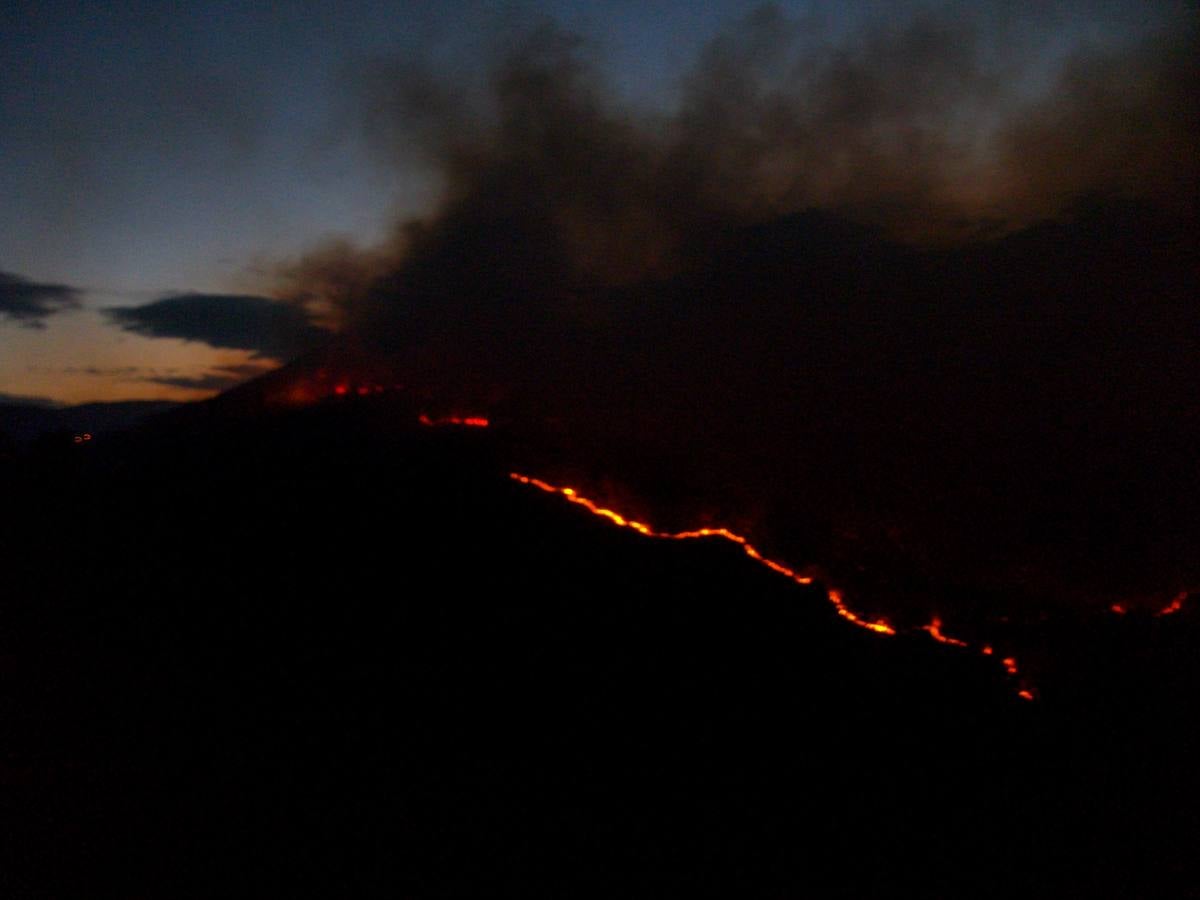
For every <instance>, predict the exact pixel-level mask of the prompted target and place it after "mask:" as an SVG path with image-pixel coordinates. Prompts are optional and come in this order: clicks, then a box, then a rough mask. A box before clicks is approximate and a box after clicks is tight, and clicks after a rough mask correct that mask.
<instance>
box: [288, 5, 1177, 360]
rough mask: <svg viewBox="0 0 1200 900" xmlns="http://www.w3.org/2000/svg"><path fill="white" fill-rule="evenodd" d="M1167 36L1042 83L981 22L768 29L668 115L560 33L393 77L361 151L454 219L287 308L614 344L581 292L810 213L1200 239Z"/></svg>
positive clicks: (754, 21)
mask: <svg viewBox="0 0 1200 900" xmlns="http://www.w3.org/2000/svg"><path fill="white" fill-rule="evenodd" d="M1031 15H1034V14H1032V13H1031ZM1035 18H1036V16H1035ZM1168 18H1170V19H1171V21H1170V27H1169V28H1168V29H1166V30H1164V31H1162V32H1161V33H1157V34H1153V35H1151V36H1150V37H1148V38H1145V39H1143V40H1142V41H1141V42H1138V43H1132V42H1126V43H1125V44H1120V45H1113V46H1110V47H1108V48H1103V49H1086V48H1085V49H1081V50H1079V51H1077V52H1076V53H1074V54H1073V55H1070V56H1069V57H1068V58H1067V59H1066V61H1065V62H1064V63H1062V65H1061V66H1060V67H1059V69H1058V70H1057V71H1053V70H1052V71H1050V72H1047V73H1042V74H1041V75H1038V76H1032V75H1030V73H1029V71H1028V70H1029V69H1030V68H1031V61H1030V58H1029V52H1028V48H1026V47H1025V46H1024V45H1023V44H1022V43H1021V40H1022V39H1019V38H1018V36H1017V32H1019V31H1020V29H1019V28H1012V29H1009V30H1005V29H1004V28H1001V27H998V26H997V24H996V22H990V21H988V20H987V19H986V18H985V17H984V16H983V13H982V12H976V13H970V12H967V11H965V10H960V11H958V12H951V11H945V10H942V11H936V12H932V11H924V12H917V13H912V12H909V13H903V12H900V11H898V12H897V14H896V15H895V16H894V17H892V18H891V19H890V20H889V21H888V22H887V23H886V24H880V23H879V22H878V21H876V22H874V23H872V24H869V25H865V26H863V27H862V28H860V29H858V30H854V31H851V32H850V33H849V34H846V35H841V36H838V37H836V38H834V37H833V36H831V34H830V33H829V32H828V31H827V30H824V29H822V28H821V27H819V26H818V25H816V24H814V23H813V22H811V21H807V20H793V19H790V18H789V17H788V16H786V15H785V14H784V13H782V12H781V11H780V10H779V8H778V7H775V6H765V7H763V8H761V9H759V10H758V11H756V12H754V13H753V14H751V15H749V16H747V17H746V18H745V19H743V20H742V21H741V22H740V23H738V24H737V25H735V26H734V27H732V28H730V29H729V30H728V31H727V32H726V33H724V34H722V35H720V36H718V37H717V38H716V39H715V40H713V41H712V42H711V43H710V44H709V45H708V46H707V47H706V48H705V49H704V50H703V51H702V53H701V54H700V56H699V58H698V60H697V62H696V64H695V66H694V67H693V68H692V70H691V71H690V73H689V74H688V75H687V76H686V77H685V78H684V79H683V81H682V83H681V85H680V92H679V101H678V104H677V106H676V108H674V109H672V110H668V111H666V112H662V113H659V114H654V115H651V114H647V113H645V112H640V111H636V110H631V109H629V108H627V107H626V106H625V105H623V104H622V103H621V102H620V101H618V100H617V99H616V98H615V97H614V95H613V92H612V91H610V90H609V89H608V87H607V85H606V84H605V83H604V81H603V79H602V78H601V77H600V75H599V74H598V73H599V71H600V67H599V66H597V65H596V63H595V59H594V55H593V53H592V48H590V47H588V46H587V45H586V44H584V42H582V41H581V39H579V38H578V37H576V36H575V35H572V34H570V33H568V32H566V31H564V30H562V29H561V28H559V27H558V26H556V25H555V24H554V23H553V22H543V23H541V24H540V25H538V26H536V27H532V28H528V29H525V30H522V31H518V32H516V33H515V35H507V36H506V37H505V38H504V39H503V40H502V41H500V42H499V43H498V45H497V46H496V47H495V48H494V53H493V54H492V56H491V57H490V58H485V60H484V62H483V64H482V65H481V66H479V67H477V68H475V69H471V70H469V71H465V70H463V69H461V68H460V69H458V70H455V71H454V72H453V73H449V72H447V71H445V70H444V69H439V68H438V67H437V66H434V65H432V64H423V63H422V62H421V61H420V60H412V59H404V60H399V61H397V60H391V61H381V62H378V63H377V64H376V65H375V66H373V67H370V66H368V67H365V72H364V74H363V75H362V78H361V92H360V110H359V111H360V114H361V116H362V120H363V123H364V128H365V131H366V133H367V135H368V137H369V139H370V140H371V141H372V142H373V144H374V146H375V147H376V149H377V150H378V152H379V154H380V155H381V156H383V157H384V158H386V159H390V160H392V161H393V163H394V164H396V165H399V166H402V167H403V166H410V165H412V164H413V163H414V162H417V161H419V162H420V163H422V164H425V165H429V166H432V167H433V168H434V169H435V171H437V172H438V173H439V174H440V179H441V183H442V186H443V201H442V203H441V206H440V208H439V209H438V210H437V211H436V212H435V213H434V214H433V215H431V216H429V217H427V218H425V219H422V220H420V221H416V222H408V223H403V224H401V225H399V226H398V227H397V228H396V230H395V232H394V234H393V236H392V237H391V238H390V239H389V240H387V241H385V242H383V243H382V244H380V245H379V246H377V247H373V248H369V249H365V250H364V249H361V248H355V247H351V246H348V245H345V244H332V245H327V246H324V247H321V248H319V249H318V250H315V251H314V252H313V253H312V254H310V255H308V256H307V257H306V258H305V259H303V260H301V261H299V262H298V263H295V264H293V265H291V266H289V267H287V268H286V271H285V272H284V278H283V279H282V282H281V287H280V294H281V295H283V296H286V297H288V298H290V299H292V300H293V301H295V302H296V303H297V304H299V305H301V306H303V307H305V308H306V309H309V310H310V311H312V312H313V313H314V314H319V315H320V316H322V317H328V318H329V319H330V320H332V321H337V322H339V323H341V324H345V325H349V326H350V327H353V328H359V329H361V330H366V331H369V332H372V333H384V334H388V335H399V334H402V335H404V339H405V340H407V341H408V342H409V343H412V342H414V341H420V340H423V339H424V337H423V336H428V335H430V334H433V333H436V332H439V331H441V330H442V329H443V328H444V327H445V326H446V325H447V323H449V324H451V325H452V326H453V325H454V323H459V322H468V323H470V324H469V327H470V328H473V329H475V330H481V329H482V330H491V329H495V328H503V327H504V326H505V323H508V324H509V325H513V326H515V327H522V328H529V327H531V323H532V322H533V321H534V320H541V321H546V320H549V321H557V320H561V319H563V318H564V317H565V318H569V319H579V318H585V319H590V320H593V321H594V320H596V319H604V317H605V316H606V315H609V313H610V311H609V310H606V309H604V308H598V307H597V306H596V304H595V303H593V302H590V301H587V302H584V301H582V300H581V299H580V298H581V292H582V293H586V292H588V291H591V290H593V289H595V288H596V287H597V286H600V287H604V288H613V287H617V288H619V287H621V286H623V285H629V284H633V283H636V282H638V281H641V280H644V279H647V278H649V279H655V278H662V277H667V276H674V275H677V274H678V273H680V272H683V271H687V270H689V269H695V268H696V267H697V264H702V263H703V261H704V260H705V259H707V258H708V257H709V256H710V254H711V252H712V251H713V248H714V246H715V245H717V244H719V243H720V242H721V241H722V240H724V235H726V234H728V232H729V230H730V229H731V228H738V227H744V226H746V225H752V224H754V223H758V222H766V221H770V220H772V219H775V218H778V217H781V216H785V215H788V214H792V213H796V212H799V211H803V210H808V209H813V208H817V209H822V210H827V211H830V212H834V213H836V214H838V215H839V216H842V217H846V218H849V219H852V220H855V221H858V222H860V223H865V224H868V225H872V226H878V227H880V228H882V229H884V231H885V232H886V233H888V234H889V235H891V236H893V237H896V238H899V239H901V240H905V241H911V242H918V243H922V244H926V245H928V244H937V245H944V244H947V243H961V242H963V241H969V240H972V239H974V238H976V237H978V236H979V235H981V234H988V235H996V234H1001V233H1005V232H1012V231H1015V230H1017V229H1019V228H1022V227H1025V226H1027V225H1029V224H1031V223H1033V222H1036V221H1038V220H1041V219H1044V218H1050V217H1055V216H1067V215H1070V214H1072V210H1074V209H1076V208H1077V206H1078V204H1079V202H1080V201H1081V200H1082V199H1083V198H1087V197H1092V196H1121V197H1125V198H1136V199H1139V200H1143V201H1146V202H1149V203H1152V204H1157V205H1169V206H1172V207H1174V208H1175V209H1176V210H1181V211H1183V212H1185V213H1189V214H1190V213H1194V212H1195V208H1196V206H1195V198H1196V197H1197V196H1200V191H1197V190H1196V189H1195V188H1196V184H1197V177H1196V175H1197V171H1198V169H1197V160H1198V159H1200V147H1197V138H1196V135H1197V134H1200V116H1198V115H1197V99H1196V98H1197V94H1196V92H1195V91H1193V90H1191V89H1190V86H1191V85H1192V84H1194V83H1195V82H1196V76H1197V72H1196V65H1197V64H1196V62H1195V60H1196V59H1197V58H1200V54H1197V53H1196V50H1197V41H1196V36H1197V28H1196V22H1195V19H1196V17H1195V15H1194V13H1193V12H1191V11H1187V10H1183V11H1180V12H1178V13H1177V14H1176V15H1174V17H1173V18H1172V17H1168ZM1035 24H1037V23H1036V22H1033V23H1031V22H1027V23H1026V26H1028V27H1030V28H1032V27H1033V25H1035ZM1043 24H1052V23H1043Z"/></svg>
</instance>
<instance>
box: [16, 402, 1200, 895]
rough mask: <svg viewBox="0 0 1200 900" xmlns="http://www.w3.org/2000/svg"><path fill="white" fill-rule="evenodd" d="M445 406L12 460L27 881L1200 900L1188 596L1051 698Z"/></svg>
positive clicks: (100, 445)
mask: <svg viewBox="0 0 1200 900" xmlns="http://www.w3.org/2000/svg"><path fill="white" fill-rule="evenodd" d="M409 412H411V411H407V410H403V409H401V408H399V407H398V406H397V405H396V404H395V402H394V401H392V400H389V399H388V398H381V399H380V400H378V401H374V400H367V401H362V402H354V403H343V404H336V403H330V404H322V405H319V406H317V407H315V408H312V409H309V410H305V411H302V412H297V413H291V414H287V415H277V416H273V417H267V418H259V419H254V420H247V421H242V422H235V421H217V420H215V419H214V420H211V421H208V420H205V418H204V417H203V416H200V417H194V418H191V419H187V418H180V419H178V420H177V421H175V422H173V423H167V424H165V425H159V426H158V427H156V428H155V427H151V428H150V429H146V430H143V431H142V432H141V433H138V434H134V435H130V436H126V437H124V438H115V437H114V438H112V439H111V440H110V441H107V442H105V441H99V440H98V441H95V442H94V443H93V445H89V446H87V447H84V448H79V447H76V446H67V445H64V446H62V447H61V448H49V449H46V448H43V450H42V451H41V452H39V453H38V454H37V455H35V456H32V457H30V456H24V457H21V458H18V459H14V460H9V461H7V462H6V463H5V467H4V469H3V471H2V473H0V478H2V479H3V484H2V485H0V487H2V489H3V497H4V507H3V509H4V516H3V525H2V527H3V532H2V534H0V554H2V558H3V567H4V568H3V585H2V587H0V744H2V746H0V895H3V896H4V897H14V898H16V897H83V896H88V897H101V896H119V897H223V896H239V895H252V896H320V897H342V896H349V897H352V896H377V895H378V896H388V897H413V898H420V897H494V896H522V897H538V896H543V897H574V896H585V895H600V896H608V897H638V896H658V897H663V896H695V895H706V894H714V895H721V896H728V897H737V896H740V897H855V898H861V897H873V896H915V897H956V898H957V897H991V896H995V897H1000V896H1005V897H1032V896H1051V897H1054V896H1058V897H1110V896H1111V897H1149V896H1177V897H1178V896H1195V895H1196V892H1197V884H1198V883H1200V882H1198V881H1197V874H1198V873H1197V866H1196V859H1195V847H1196V846H1198V843H1197V839H1198V838H1200V827H1198V825H1200V812H1198V810H1200V807H1198V806H1197V801H1198V800H1200V791H1198V787H1200V783H1198V778H1197V775H1196V769H1195V763H1196V760H1197V754H1196V751H1197V749H1198V748H1197V741H1196V738H1195V737H1193V736H1191V735H1190V733H1189V732H1191V731H1192V728H1191V726H1192V725H1193V724H1194V721H1195V719H1196V712H1197V710H1196V696H1197V693H1196V688H1197V685H1198V684H1200V680H1198V679H1197V664H1196V662H1195V656H1196V654H1195V648H1196V646H1197V643H1196V635H1195V630H1194V624H1193V623H1192V622H1190V621H1189V617H1188V616H1187V615H1180V616H1175V617H1172V619H1171V620H1169V621H1168V620H1166V619H1144V620H1131V619H1126V620H1121V621H1119V622H1114V623H1113V625H1112V627H1111V629H1108V630H1105V629H1104V628H1102V627H1100V626H1096V627H1094V628H1093V630H1092V631H1090V632H1087V633H1086V634H1083V633H1081V635H1080V637H1079V638H1078V656H1079V659H1080V665H1086V666H1090V667H1091V668H1092V670H1094V671H1095V672H1096V673H1105V672H1107V673H1111V674H1110V675H1108V676H1104V677H1105V678H1106V680H1103V681H1102V680H1100V679H1101V675H1100V674H1097V676H1096V678H1095V679H1093V680H1090V681H1087V680H1082V679H1079V678H1075V679H1072V680H1070V681H1069V682H1067V681H1064V684H1066V683H1069V684H1070V685H1072V687H1071V688H1070V689H1069V690H1068V689H1061V690H1058V691H1057V692H1056V691H1055V689H1054V685H1052V684H1050V685H1043V686H1042V688H1043V690H1042V697H1041V699H1039V700H1038V701H1036V702H1032V703H1030V702H1025V701H1022V700H1020V699H1018V698H1017V697H1016V696H1015V687H1014V684H1013V683H1012V681H1011V680H1010V679H1008V678H1007V677H1006V676H1005V675H1004V673H1003V671H1002V670H1001V669H1000V668H999V667H998V666H996V665H994V664H993V662H992V661H990V660H988V659H985V658H983V657H980V656H978V655H977V654H973V653H972V654H968V653H966V652H963V651H958V650H956V649H955V648H952V647H944V646H941V645H938V644H935V643H933V642H932V641H930V640H928V639H921V638H914V637H897V638H886V637H880V636H876V635H873V634H870V633H868V632H865V631H862V630H860V629H856V628H854V627H852V626H850V625H848V624H847V623H845V622H844V621H842V620H840V619H838V618H837V617H836V616H835V615H834V614H833V611H832V610H831V608H830V607H829V605H828V604H827V603H826V602H825V600H824V597H823V595H822V594H821V592H820V591H819V590H818V589H817V588H815V587H814V588H813V589H811V590H805V589H803V588H799V587H797V586H796V585H794V584H792V583H791V582H789V581H788V580H786V579H784V578H781V577H778V576H776V575H774V574H772V573H770V572H768V571H767V570H765V569H763V568H762V567H760V566H757V565H755V564H754V563H752V562H751V561H750V560H748V559H747V558H746V557H745V556H744V555H742V554H741V553H740V552H739V551H738V549H737V548H736V547H733V546H732V545H729V544H728V543H724V542H721V541H711V542H709V541H690V542H661V541H653V540H649V539H646V538H642V537H640V536H638V535H636V534H633V533H630V532H628V531H622V530H619V529H615V528H613V527H611V526H610V525H608V524H607V523H605V522H604V521H602V520H600V519H597V518H596V517H594V516H590V515H589V514H587V513H586V512H584V511H582V510H581V509H579V508H578V507H574V506H571V505H570V504H567V503H565V502H563V501H562V500H561V498H557V497H553V496H549V495H545V494H541V493H539V492H537V491H533V490H530V489H529V488H527V487H523V486H521V485H518V484H515V483H513V482H511V481H509V480H508V479H507V478H506V477H505V474H506V472H507V470H508V460H506V459H505V451H504V449H503V446H504V441H503V435H502V434H495V433H490V432H470V431H460V430H454V429H447V430H429V429H426V430H419V429H415V428H410V427H408V426H407V425H397V424H396V423H397V422H408V421H411V417H409V415H408V414H409ZM1110 661H1111V663H1112V665H1111V666H1109V665H1107V663H1108V662H1110Z"/></svg>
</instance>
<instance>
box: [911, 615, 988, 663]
mask: <svg viewBox="0 0 1200 900" xmlns="http://www.w3.org/2000/svg"><path fill="white" fill-rule="evenodd" d="M921 631H924V632H926V633H927V634H928V635H929V636H930V637H931V638H933V639H934V640H935V641H937V642H938V643H939V644H950V645H951V646H954V647H965V646H967V642H966V641H960V640H959V639H958V638H955V637H950V636H949V635H947V634H943V633H942V620H941V618H940V617H938V616H934V617H933V621H932V622H930V623H929V624H928V625H922V626H921ZM982 652H983V655H984V656H991V655H992V648H991V647H984V648H983V650H982Z"/></svg>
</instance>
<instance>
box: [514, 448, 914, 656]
mask: <svg viewBox="0 0 1200 900" xmlns="http://www.w3.org/2000/svg"><path fill="white" fill-rule="evenodd" d="M508 477H509V478H511V479H512V480H513V481H516V482H519V483H520V484H528V485H531V486H533V487H535V488H538V489H539V490H542V491H545V492H546V493H548V494H559V495H561V496H563V497H566V498H567V499H568V500H570V501H571V502H572V503H574V504H576V505H578V506H582V507H583V508H584V509H586V510H588V511H589V512H590V513H592V514H593V515H597V516H600V517H601V518H604V519H608V520H609V521H610V522H612V523H613V524H614V525H619V526H620V527H622V528H631V529H633V530H634V531H636V532H638V533H639V534H644V535H646V537H654V538H661V539H663V540H671V541H682V540H689V539H693V538H706V537H716V538H721V539H723V540H726V541H730V542H731V543H734V544H737V545H738V546H739V547H741V548H742V551H743V552H744V553H745V554H746V555H747V556H748V557H750V558H751V559H753V560H754V561H756V562H758V563H760V564H761V565H764V566H766V567H767V568H768V569H770V570H771V571H773V572H778V573H779V574H780V575H783V576H785V577H787V578H790V579H791V580H792V581H794V582H796V584H802V585H810V584H812V583H813V579H812V578H811V577H809V576H808V575H801V574H800V573H799V572H797V571H795V570H794V569H791V568H789V567H788V566H785V565H784V564H783V563H780V562H776V561H775V560H773V559H768V558H767V557H765V556H763V555H762V553H761V552H760V551H759V550H758V549H757V548H756V547H755V546H754V545H753V544H751V543H750V542H749V541H748V540H746V538H744V537H743V536H742V535H740V534H736V533H735V532H732V531H730V530H729V529H728V528H697V529H695V530H693V531H678V532H670V531H655V530H654V529H653V528H651V527H650V526H649V525H646V524H645V523H643V522H637V521H634V520H631V519H627V518H626V517H625V516H623V515H621V514H620V513H618V512H614V511H613V510H611V509H606V508H605V507H602V506H599V505H597V504H595V503H593V502H592V501H591V500H589V499H587V498H586V497H581V496H579V494H578V492H576V491H575V489H574V488H560V487H556V486H555V485H552V484H549V483H547V482H545V481H542V480H541V479H540V478H531V477H530V476H528V475H521V474H520V473H518V472H510V473H509V476H508ZM826 596H827V597H828V599H829V602H830V603H832V604H833V607H834V609H835V610H836V611H837V614H838V615H839V616H841V617H842V618H843V619H845V620H846V621H848V622H852V623H853V624H855V625H857V626H859V627H860V628H865V629H867V630H868V631H874V632H875V633H877V634H895V633H896V629H894V628H893V627H892V626H891V625H889V624H888V623H887V622H886V621H885V620H883V619H878V620H876V621H873V622H872V621H869V620H867V619H864V618H862V617H861V616H859V615H857V614H856V613H854V612H853V611H852V610H850V609H849V608H848V607H847V606H846V604H845V602H844V601H843V600H842V595H841V593H840V592H839V591H837V590H835V589H833V588H829V589H827V590H826Z"/></svg>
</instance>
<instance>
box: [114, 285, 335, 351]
mask: <svg viewBox="0 0 1200 900" xmlns="http://www.w3.org/2000/svg"><path fill="white" fill-rule="evenodd" d="M105 313H106V315H108V317H109V318H110V319H112V321H113V322H115V323H116V324H117V325H118V326H119V327H120V328H122V329H124V330H125V331H131V332H134V333H136V334H142V335H146V336H147V337H164V338H181V339H183V340H185V341H198V342H200V343H204V344H208V345H209V346H210V347H216V348H228V349H233V350H250V351H253V352H254V353H255V354H256V355H257V356H262V357H270V358H272V359H278V360H286V359H290V358H291V357H294V356H296V355H297V354H299V353H302V352H303V351H305V350H307V349H309V348H311V347H313V346H314V345H317V344H319V343H321V341H323V340H324V339H326V338H327V337H328V332H327V331H325V330H324V329H322V328H320V327H319V326H317V325H316V324H314V322H313V320H312V318H311V317H310V315H309V313H308V312H307V311H305V310H304V309H303V308H301V307H300V306H299V305H296V304H289V303H283V302H280V301H276V300H271V299H269V298H266V297H254V296H242V295H237V294H180V295H177V296H171V297H163V298H162V299H160V300H155V301H154V302H152V303H147V304H145V305H143V306H123V307H116V308H113V309H107V310H105Z"/></svg>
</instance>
